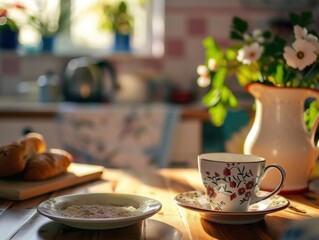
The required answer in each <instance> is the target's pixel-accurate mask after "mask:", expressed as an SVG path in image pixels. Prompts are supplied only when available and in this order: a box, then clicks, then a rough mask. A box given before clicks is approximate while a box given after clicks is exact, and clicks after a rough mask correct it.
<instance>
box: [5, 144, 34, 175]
mask: <svg viewBox="0 0 319 240" xmlns="http://www.w3.org/2000/svg"><path fill="white" fill-rule="evenodd" d="M27 160H28V154H27V148H26V145H25V144H22V143H19V142H16V143H12V144H9V145H5V146H2V147H0V177H8V176H11V175H15V174H17V173H20V172H22V171H23V169H24V168H25V166H26V163H27Z"/></svg>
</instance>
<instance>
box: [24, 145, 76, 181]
mask: <svg viewBox="0 0 319 240" xmlns="http://www.w3.org/2000/svg"><path fill="white" fill-rule="evenodd" d="M72 160H73V159H72V156H71V154H69V153H68V152H66V151H64V150H61V149H50V151H48V152H44V153H40V154H37V155H36V156H35V157H33V158H32V159H30V160H29V161H28V163H27V165H26V167H25V170H24V172H23V178H24V179H25V180H28V181H40V180H45V179H48V178H52V177H55V176H57V175H59V174H62V173H64V172H66V171H67V168H68V167H69V165H70V164H71V162H72Z"/></svg>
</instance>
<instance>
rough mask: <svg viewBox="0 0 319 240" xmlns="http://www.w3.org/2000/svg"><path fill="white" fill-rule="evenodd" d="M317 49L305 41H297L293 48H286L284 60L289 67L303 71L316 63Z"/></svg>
mask: <svg viewBox="0 0 319 240" xmlns="http://www.w3.org/2000/svg"><path fill="white" fill-rule="evenodd" d="M315 50H316V49H315V47H314V45H313V44H311V43H310V42H309V41H307V40H305V39H297V40H296V41H295V42H293V44H292V47H289V46H287V47H285V48H284V58H285V60H286V62H287V65H288V66H290V67H292V68H298V69H299V70H303V69H304V68H305V67H306V66H309V65H311V64H312V63H313V62H315V61H316V59H317V55H316V54H315Z"/></svg>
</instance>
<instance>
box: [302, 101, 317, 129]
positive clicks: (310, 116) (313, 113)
mask: <svg viewBox="0 0 319 240" xmlns="http://www.w3.org/2000/svg"><path fill="white" fill-rule="evenodd" d="M318 114H319V101H317V100H315V101H312V102H311V103H310V104H309V107H308V109H307V110H306V111H305V114H304V121H305V123H306V127H307V129H308V131H309V130H311V129H312V128H313V127H314V126H313V124H314V123H315V121H316V119H317V117H318Z"/></svg>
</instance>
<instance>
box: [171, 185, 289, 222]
mask: <svg viewBox="0 0 319 240" xmlns="http://www.w3.org/2000/svg"><path fill="white" fill-rule="evenodd" d="M261 192H262V191H261ZM174 201H175V203H176V204H177V205H179V206H181V207H184V208H187V209H189V210H192V211H196V212H199V213H200V215H201V216H202V218H204V219H205V220H207V221H210V222H215V223H223V224H248V223H254V222H258V221H260V220H262V219H263V218H264V216H265V215H266V214H268V213H272V212H276V211H279V210H282V209H285V208H286V207H288V206H289V204H290V203H289V201H288V200H287V199H286V198H284V197H281V196H278V195H275V196H273V197H271V198H269V199H266V200H264V201H261V202H259V203H255V204H253V205H251V206H250V207H249V210H248V211H247V212H224V211H223V212H222V211H215V210H212V208H211V206H210V204H209V202H208V200H207V198H206V195H205V193H204V192H203V191H190V192H185V193H181V194H179V195H177V196H176V197H175V198H174Z"/></svg>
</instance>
